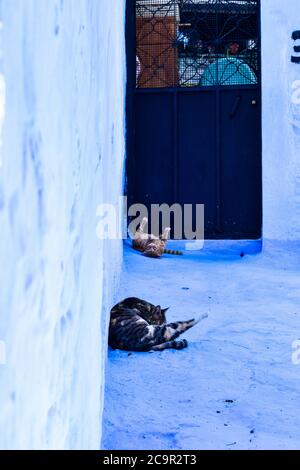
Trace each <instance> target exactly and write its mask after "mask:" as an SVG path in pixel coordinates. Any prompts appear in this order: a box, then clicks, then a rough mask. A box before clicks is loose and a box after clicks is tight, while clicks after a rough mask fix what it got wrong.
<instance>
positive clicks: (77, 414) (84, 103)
mask: <svg viewBox="0 0 300 470" xmlns="http://www.w3.org/2000/svg"><path fill="white" fill-rule="evenodd" d="M0 5H1V16H2V21H3V25H4V28H3V30H2V38H1V39H2V62H1V67H2V71H3V72H4V75H5V81H6V87H7V90H6V118H5V125H4V129H3V147H2V149H1V168H0V341H2V342H1V350H3V344H4V343H3V341H4V342H5V346H6V360H7V364H6V365H5V366H4V365H1V364H0V405H1V413H0V448H18V449H22V448H35V449H38V448H52V449H53V448H55V449H57V448H62V449H69V448H72V449H75V448H84V449H88V448H99V446H100V440H101V413H102V403H103V400H102V393H103V373H104V359H105V353H106V349H105V348H106V346H105V344H106V338H105V334H104V331H105V324H106V320H107V313H108V308H109V306H111V303H112V302H113V300H114V299H113V296H114V292H115V288H116V283H117V279H118V274H119V270H120V265H121V242H118V241H117V242H107V243H105V244H104V243H103V242H101V241H100V240H98V239H97V237H96V225H97V218H96V209H97V206H98V205H99V204H100V203H101V202H112V203H114V202H115V201H116V200H117V198H118V196H119V195H120V194H121V192H122V177H123V153H124V142H123V134H124V82H125V72H124V70H125V51H124V5H125V2H124V0H1V2H0ZM0 91H1V90H0ZM2 358H3V354H2ZM0 362H1V361H0Z"/></svg>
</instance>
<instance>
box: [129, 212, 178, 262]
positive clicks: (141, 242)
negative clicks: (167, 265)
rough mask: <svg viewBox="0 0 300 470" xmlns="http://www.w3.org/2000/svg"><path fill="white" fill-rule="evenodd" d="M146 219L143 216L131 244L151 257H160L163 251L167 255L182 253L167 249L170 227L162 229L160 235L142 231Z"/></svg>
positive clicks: (146, 221)
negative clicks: (162, 231)
mask: <svg viewBox="0 0 300 470" xmlns="http://www.w3.org/2000/svg"><path fill="white" fill-rule="evenodd" d="M147 223H148V219H147V218H146V217H144V219H143V220H142V222H141V224H140V226H139V228H138V230H137V231H136V233H135V236H134V238H133V242H132V246H133V248H134V249H135V250H138V251H141V252H142V253H144V254H145V255H146V256H150V257H151V258H160V257H161V256H162V255H163V254H164V253H166V254H168V255H182V252H181V251H176V250H167V249H166V244H167V241H168V238H169V235H170V231H171V229H170V227H167V228H166V229H165V230H164V233H163V234H162V235H161V236H160V237H156V236H155V235H149V234H147V233H145V232H144V229H145V226H146V225H147Z"/></svg>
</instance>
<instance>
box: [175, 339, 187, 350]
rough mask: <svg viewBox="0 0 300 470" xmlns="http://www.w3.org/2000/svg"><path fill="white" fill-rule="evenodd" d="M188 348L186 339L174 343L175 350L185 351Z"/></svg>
mask: <svg viewBox="0 0 300 470" xmlns="http://www.w3.org/2000/svg"><path fill="white" fill-rule="evenodd" d="M187 347H188V342H187V340H186V339H180V340H179V341H175V349H185V348H187Z"/></svg>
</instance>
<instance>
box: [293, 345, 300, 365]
mask: <svg viewBox="0 0 300 470" xmlns="http://www.w3.org/2000/svg"><path fill="white" fill-rule="evenodd" d="M292 349H293V350H294V352H293V353H292V363H293V364H294V366H299V365H300V339H296V340H295V341H294V342H293V343H292Z"/></svg>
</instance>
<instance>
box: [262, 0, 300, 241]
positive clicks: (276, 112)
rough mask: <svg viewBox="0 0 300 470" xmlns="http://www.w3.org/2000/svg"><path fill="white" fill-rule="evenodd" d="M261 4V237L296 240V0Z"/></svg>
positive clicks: (299, 105) (299, 148) (299, 95)
mask: <svg viewBox="0 0 300 470" xmlns="http://www.w3.org/2000/svg"><path fill="white" fill-rule="evenodd" d="M261 4H262V72H263V73H262V75H263V93H262V98H263V193H264V200H263V211H264V216H263V219H264V226H263V233H264V237H265V238H271V239H278V240H299V239H300V91H299V90H300V83H298V84H297V83H295V81H296V80H300V65H296V64H292V63H291V56H292V55H297V54H294V53H293V46H294V45H300V41H298V42H297V43H294V42H293V41H292V39H291V35H292V32H293V31H294V30H300V5H299V0H284V1H282V0H262V1H261ZM298 55H299V56H300V54H298ZM293 84H294V85H293ZM293 86H294V87H297V88H296V93H295V90H294V96H293V97H292V95H293ZM297 89H298V92H297ZM297 101H298V102H297ZM293 102H294V103H293Z"/></svg>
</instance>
